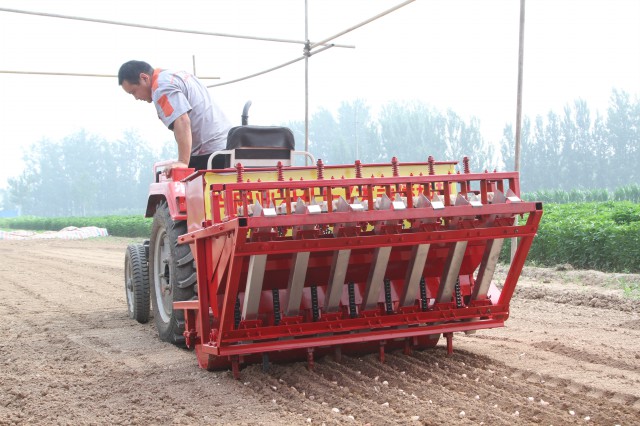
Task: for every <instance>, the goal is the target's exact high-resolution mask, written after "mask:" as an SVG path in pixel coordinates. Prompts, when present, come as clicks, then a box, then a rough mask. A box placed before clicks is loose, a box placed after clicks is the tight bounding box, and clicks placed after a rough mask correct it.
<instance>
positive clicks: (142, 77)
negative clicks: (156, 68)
mask: <svg viewBox="0 0 640 426" xmlns="http://www.w3.org/2000/svg"><path fill="white" fill-rule="evenodd" d="M152 76H153V68H152V67H151V65H149V64H148V63H146V62H144V61H129V62H125V63H124V64H122V66H121V67H120V71H118V84H119V85H120V86H122V88H123V89H124V91H125V92H127V93H128V94H130V95H132V96H133V97H134V98H136V99H137V100H141V101H147V102H151V77H152Z"/></svg>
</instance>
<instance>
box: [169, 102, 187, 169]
mask: <svg viewBox="0 0 640 426" xmlns="http://www.w3.org/2000/svg"><path fill="white" fill-rule="evenodd" d="M173 135H174V136H175V138H176V143H177V144H178V161H177V162H175V163H173V164H172V165H171V167H170V168H169V169H167V170H166V173H167V176H171V169H176V168H185V167H189V159H190V158H191V120H189V115H188V114H186V113H185V114H182V115H181V116H180V117H178V118H176V120H175V121H174V122H173Z"/></svg>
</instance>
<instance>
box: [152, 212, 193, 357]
mask: <svg viewBox="0 0 640 426" xmlns="http://www.w3.org/2000/svg"><path fill="white" fill-rule="evenodd" d="M186 233H187V224H186V222H185V221H178V222H174V221H173V219H172V218H171V214H170V213H169V208H168V207H167V203H166V202H163V203H160V204H159V205H158V208H157V210H156V213H155V215H154V216H153V226H152V229H151V242H150V246H149V266H150V268H149V269H150V271H149V276H150V283H151V302H152V305H153V314H154V317H155V323H156V327H157V329H158V335H159V337H160V339H161V340H163V341H165V342H171V343H173V344H176V345H184V336H183V335H182V333H183V332H184V312H183V311H182V310H176V311H174V310H173V302H181V301H184V300H192V299H196V298H197V297H196V291H197V290H196V285H195V284H196V271H195V267H194V265H193V263H194V262H193V255H192V253H191V248H190V247H189V245H187V244H184V245H178V237H179V236H180V235H183V234H186Z"/></svg>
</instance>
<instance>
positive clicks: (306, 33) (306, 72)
mask: <svg viewBox="0 0 640 426" xmlns="http://www.w3.org/2000/svg"><path fill="white" fill-rule="evenodd" d="M304 40H305V45H304V150H305V151H306V152H309V54H310V53H311V52H310V50H311V49H310V43H309V5H308V0H304ZM304 164H305V165H306V166H308V165H309V164H308V160H307V157H306V156H305V157H304Z"/></svg>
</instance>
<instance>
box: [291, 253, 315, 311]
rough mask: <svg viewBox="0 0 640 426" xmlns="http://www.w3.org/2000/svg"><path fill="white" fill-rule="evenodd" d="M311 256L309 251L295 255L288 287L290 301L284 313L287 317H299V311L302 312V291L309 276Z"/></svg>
mask: <svg viewBox="0 0 640 426" xmlns="http://www.w3.org/2000/svg"><path fill="white" fill-rule="evenodd" d="M310 254H311V253H310V252H308V251H303V252H299V253H294V255H293V262H292V264H293V268H292V269H291V272H290V273H289V284H288V286H287V294H288V300H287V304H286V305H285V311H284V314H285V315H286V316H294V315H298V311H299V310H300V302H301V301H302V290H303V288H304V280H305V277H306V276H307V268H308V266H309V255H310Z"/></svg>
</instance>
